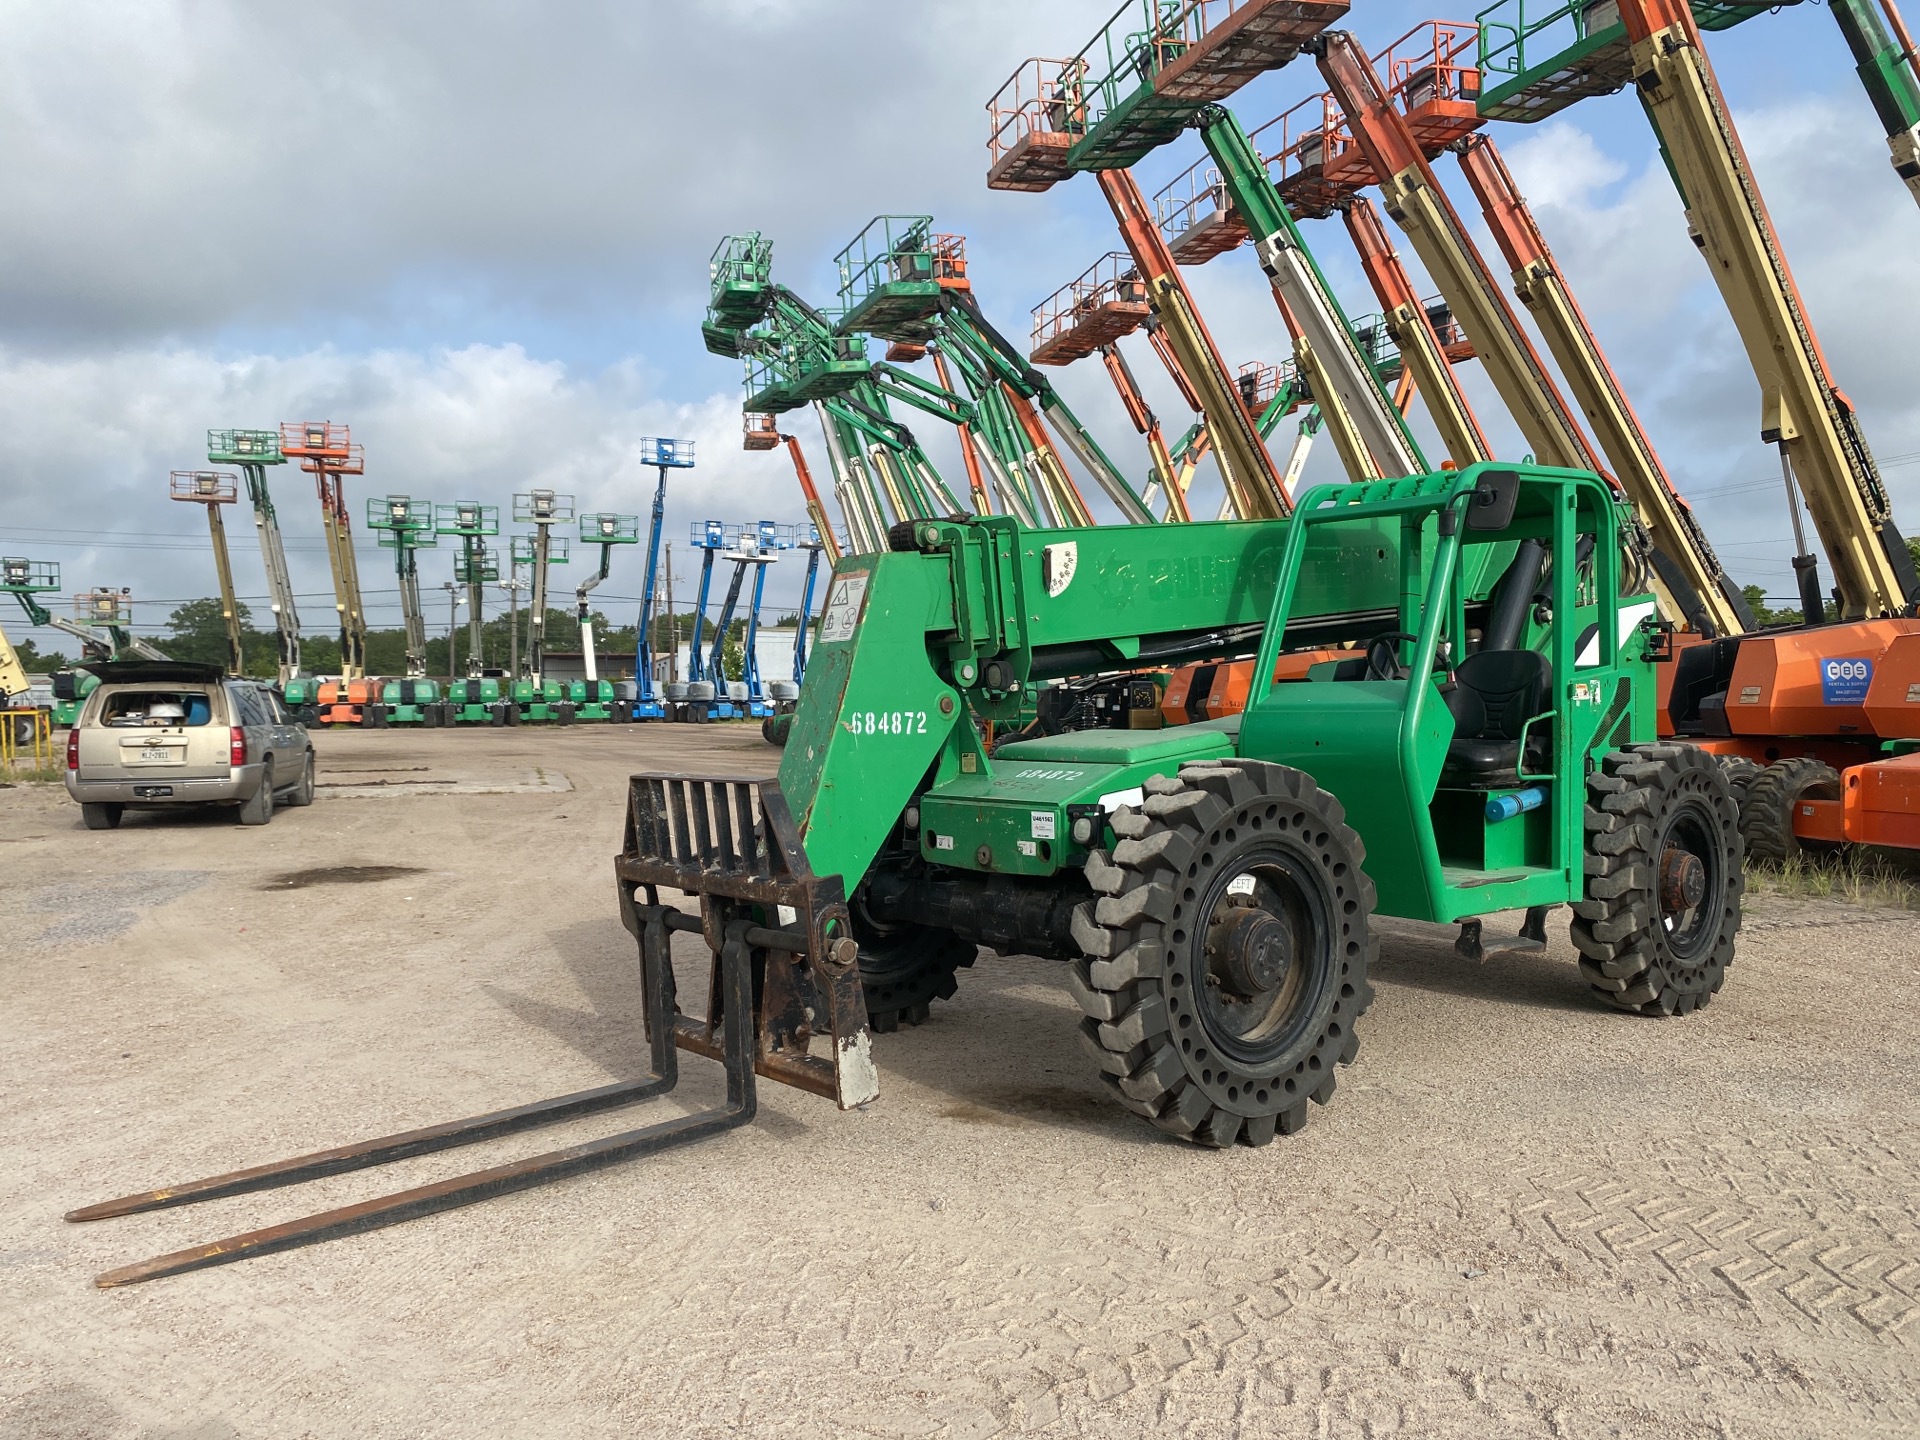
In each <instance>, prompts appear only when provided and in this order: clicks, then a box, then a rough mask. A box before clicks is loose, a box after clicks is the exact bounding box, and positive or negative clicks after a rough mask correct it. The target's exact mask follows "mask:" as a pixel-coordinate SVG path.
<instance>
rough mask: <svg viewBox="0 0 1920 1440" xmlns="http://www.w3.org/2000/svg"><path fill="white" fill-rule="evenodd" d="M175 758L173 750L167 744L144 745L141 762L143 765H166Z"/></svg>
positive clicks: (141, 748) (141, 749)
mask: <svg viewBox="0 0 1920 1440" xmlns="http://www.w3.org/2000/svg"><path fill="white" fill-rule="evenodd" d="M172 758H173V751H172V750H171V749H169V748H168V747H167V746H165V745H142V746H141V747H140V763H141V764H142V765H164V764H166V763H167V762H168V761H169V760H171V759H172Z"/></svg>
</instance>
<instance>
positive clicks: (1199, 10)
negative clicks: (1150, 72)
mask: <svg viewBox="0 0 1920 1440" xmlns="http://www.w3.org/2000/svg"><path fill="white" fill-rule="evenodd" d="M1349 3H1350V0H1185V3H1184V4H1181V5H1178V6H1177V7H1172V6H1170V7H1168V8H1167V10H1166V11H1165V12H1163V14H1164V18H1163V19H1162V21H1161V23H1160V31H1159V35H1158V36H1157V37H1156V38H1157V39H1158V40H1159V41H1160V44H1161V45H1162V47H1163V49H1164V50H1166V51H1167V52H1169V53H1175V55H1176V58H1174V59H1172V60H1170V61H1168V62H1167V63H1166V64H1165V65H1164V66H1163V67H1162V68H1161V69H1160V72H1159V73H1158V74H1157V75H1156V76H1154V81H1153V89H1154V93H1155V94H1157V95H1164V96H1166V97H1167V98H1168V99H1170V100H1189V101H1192V102H1194V103H1195V104H1201V105H1209V104H1212V103H1214V102H1216V101H1219V100H1224V99H1226V98H1227V96H1229V95H1231V94H1233V92H1234V91H1236V90H1238V89H1239V88H1240V87H1241V86H1242V85H1245V84H1246V83H1247V82H1248V81H1249V80H1252V79H1254V78H1255V77H1256V76H1260V75H1264V74H1266V72H1267V71H1269V70H1278V69H1280V68H1281V67H1282V66H1284V65H1286V64H1287V63H1288V62H1289V61H1291V60H1292V59H1293V58H1294V57H1295V56H1296V55H1298V54H1299V53H1300V51H1301V50H1302V49H1303V48H1304V47H1305V46H1306V44H1307V42H1308V41H1309V40H1312V39H1313V38H1314V37H1315V36H1316V35H1318V34H1320V32H1321V31H1323V30H1325V29H1326V28H1327V27H1328V26H1329V25H1331V24H1333V23H1334V22H1335V21H1336V20H1339V19H1340V18H1341V17H1342V16H1344V15H1345V14H1346V13H1347V10H1348V8H1349Z"/></svg>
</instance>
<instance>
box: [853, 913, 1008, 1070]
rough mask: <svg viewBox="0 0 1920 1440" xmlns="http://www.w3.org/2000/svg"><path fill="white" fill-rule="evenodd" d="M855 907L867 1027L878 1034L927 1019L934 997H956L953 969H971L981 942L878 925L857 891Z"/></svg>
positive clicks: (913, 927)
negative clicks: (976, 943) (974, 942)
mask: <svg viewBox="0 0 1920 1440" xmlns="http://www.w3.org/2000/svg"><path fill="white" fill-rule="evenodd" d="M850 908H851V910H852V918H853V934H854V938H855V939H857V940H858V941H859V942H860V983H861V989H862V990H863V991H864V992H865V994H866V999H867V1028H868V1029H870V1030H873V1031H875V1032H876V1033H878V1034H883V1035H884V1034H887V1033H889V1032H891V1031H894V1030H898V1029H899V1028H900V1027H901V1026H902V1025H918V1024H920V1023H922V1022H923V1021H925V1020H926V1019H927V1018H928V1017H929V1016H930V1015H931V1014H932V1013H933V1002H934V1001H936V1000H951V999H952V998H953V997H954V994H955V992H956V991H958V990H959V988H960V982H959V980H958V979H957V978H955V975H954V971H956V970H961V969H967V968H970V967H971V966H972V964H973V962H974V960H975V958H976V957H977V956H978V955H979V953H980V950H979V947H978V946H976V945H974V944H972V943H970V942H969V941H966V940H962V939H960V938H959V937H958V936H957V935H954V934H951V933H950V932H948V931H945V930H935V929H933V928H931V927H929V926H925V925H896V926H883V925H881V924H879V923H878V922H876V921H875V920H873V919H872V918H871V917H869V916H868V914H867V912H866V907H865V905H864V904H863V903H862V897H861V895H860V894H859V892H857V891H856V892H855V894H854V899H853V904H852V906H851V907H850Z"/></svg>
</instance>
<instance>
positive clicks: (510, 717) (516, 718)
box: [507, 705, 520, 726]
mask: <svg viewBox="0 0 1920 1440" xmlns="http://www.w3.org/2000/svg"><path fill="white" fill-rule="evenodd" d="M519 723H520V707H519V706H518V705H509V706H507V724H509V725H513V726H517V725H519Z"/></svg>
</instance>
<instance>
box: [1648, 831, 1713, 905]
mask: <svg viewBox="0 0 1920 1440" xmlns="http://www.w3.org/2000/svg"><path fill="white" fill-rule="evenodd" d="M1706 894H1707V867H1706V865H1705V864H1704V863H1702V861H1701V859H1700V857H1699V856H1698V855H1695V854H1694V853H1693V852H1692V851H1691V850H1682V849H1680V848H1679V847H1678V846H1674V847H1672V848H1670V849H1668V850H1667V851H1666V852H1665V853H1664V854H1663V855H1661V857H1660V908H1661V909H1663V910H1665V911H1666V912H1667V913H1668V914H1670V915H1671V914H1674V913H1675V912H1677V911H1682V910H1691V909H1692V908H1693V907H1694V906H1696V905H1698V904H1699V903H1700V902H1701V901H1702V900H1703V899H1705V898H1706Z"/></svg>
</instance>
